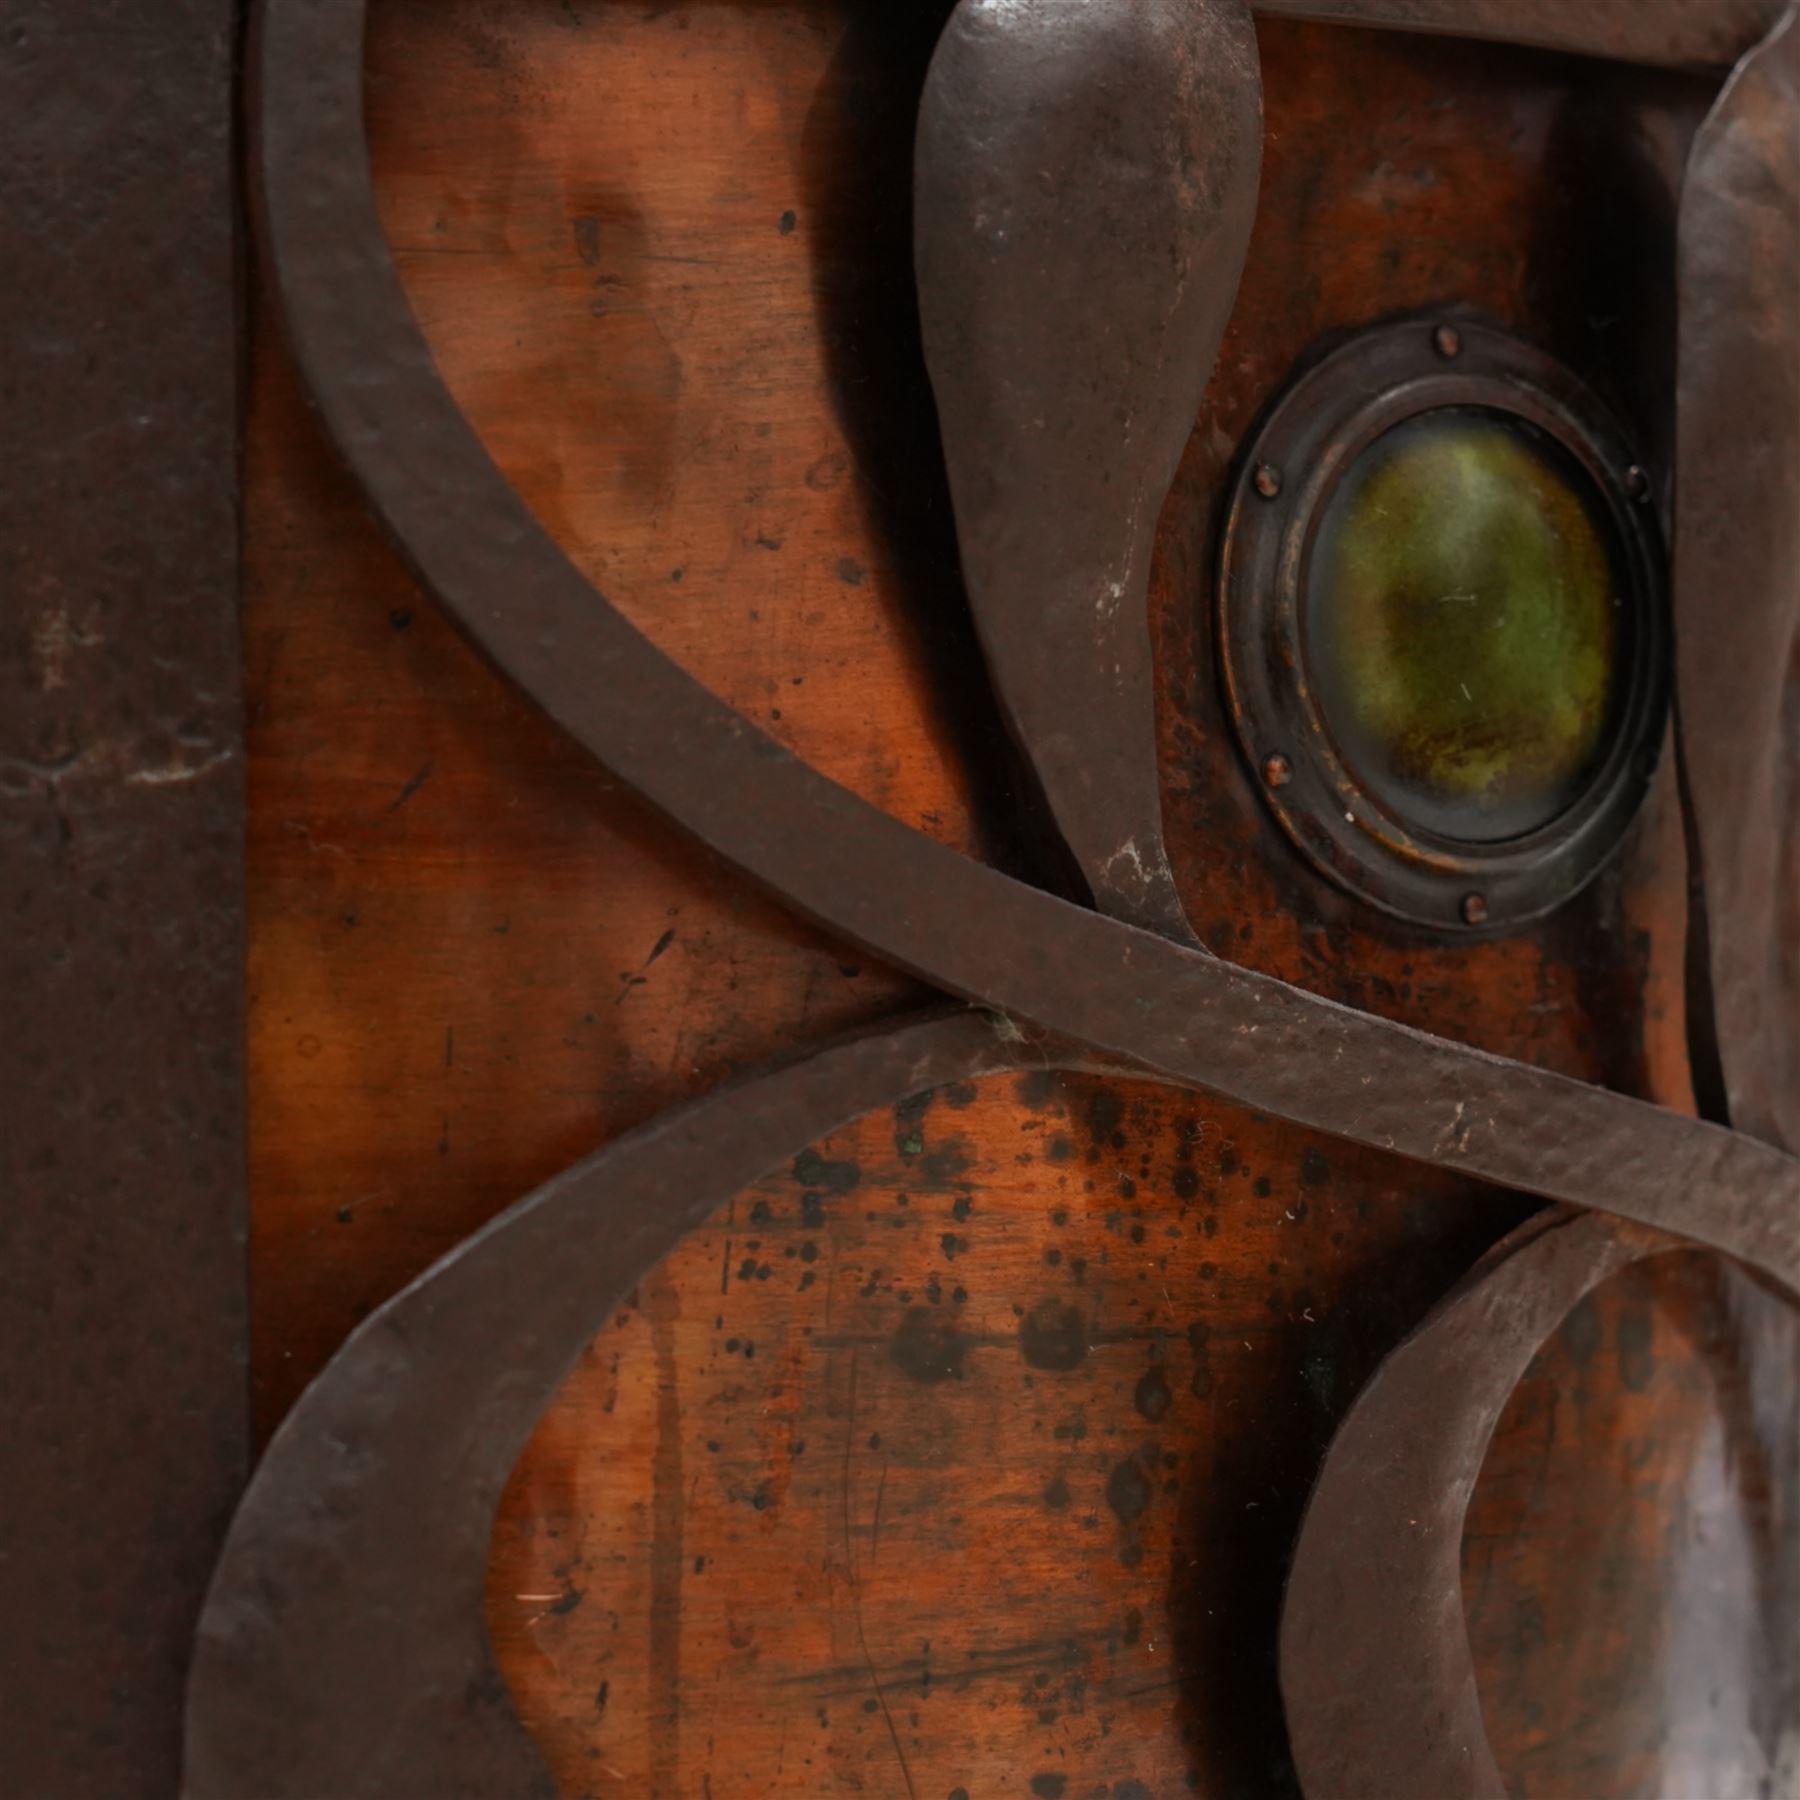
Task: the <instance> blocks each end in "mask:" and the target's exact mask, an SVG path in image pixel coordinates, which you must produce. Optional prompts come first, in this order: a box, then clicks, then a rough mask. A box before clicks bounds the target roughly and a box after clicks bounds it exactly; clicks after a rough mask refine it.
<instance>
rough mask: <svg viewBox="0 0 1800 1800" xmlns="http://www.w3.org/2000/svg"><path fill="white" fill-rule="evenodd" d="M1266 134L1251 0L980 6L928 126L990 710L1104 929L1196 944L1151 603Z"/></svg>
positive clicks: (957, 28)
mask: <svg viewBox="0 0 1800 1800" xmlns="http://www.w3.org/2000/svg"><path fill="white" fill-rule="evenodd" d="M1047 97H1048V99H1047ZM1261 115H1262V107H1261V86H1260V81H1259V77H1258V71H1257V64H1256V41H1255V34H1254V32H1253V30H1252V28H1251V25H1250V18H1249V14H1248V12H1247V10H1246V9H1245V8H1244V6H1243V5H1242V4H1241V0H1223V3H1222V0H1168V3H1167V4H1164V5H1158V6H1149V7H1138V8H1133V9H1132V10H1131V11H1130V12H1129V13H1126V12H1124V11H1122V10H1121V9H1117V8H1113V7H1107V6H1094V5H1091V4H1089V3H1088V0H1037V3H1035V4H1030V5H1024V6H1020V5H1015V4H1011V3H1010V0H1008V3H1006V4H989V3H986V0H966V3H965V4H964V5H962V6H959V7H958V8H957V10H956V12H955V13H954V14H953V15H952V17H951V20H950V23H949V25H948V27H947V28H946V29H945V32H944V36H943V38H942V40H941V41H940V43H939V45H938V50H937V55H936V58H935V59H934V61H933V63H932V69H931V77H930V80H929V81H928V82H927V84H926V88H925V98H924V104H923V108H922V111H921V115H920V123H919V139H918V177H917V208H918V213H917V225H916V235H917V241H918V273H919V300H920V306H921V309H922V312H923V315H924V325H925V352H926V360H927V362H928V364H929V366H930V369H931V378H932V385H933V387H934V389H935V390H936V393H937V403H938V413H939V417H940V419H941V420H942V425H943V433H944V447H945V451H946V455H947V458H948V463H949V472H950V484H951V490H952V492H953V494H954V496H955V501H956V515H957V527H958V538H959V541H960V544H961V548H962V564H963V578H964V580H965V582H966V584H967V586H968V591H969V600H970V604H971V606H972V607H973V609H974V613H975V619H976V623H977V625H978V626H979V627H980V630H981V636H982V642H983V644H984V646H985V648H986V651H987V658H988V663H989V666H990V668H991V669H992V671H993V675H994V682H995V686H996V688H997V690H998V692H999V697H1000V701H1001V704H1002V706H1003V708H1004V709H1005V711H1006V714H1007V716H1008V718H1009V720H1010V722H1011V724H1012V727H1013V730H1014V733H1015V735H1016V736H1017V737H1018V739H1019V741H1020V743H1021V745H1022V747H1023V749H1024V750H1025V752H1026V754H1027V756H1028V757H1029V758H1030V760H1031V763H1032V766H1033V768H1034V769H1035V771H1036V773H1037V777H1038V780H1039V782H1040V783H1041V785H1042V787H1043V790H1044V794H1045V797H1046V799H1047V800H1048V802H1049V806H1050V810H1051V813H1052V814H1053V816H1054V818H1055V820H1056V823H1057V825H1058V827H1059V829H1060V830H1061V832H1062V835H1063V837H1064V839H1065V840H1066V841H1067V843H1068V845H1069V847H1070V848H1071V849H1072V850H1073V851H1074V853H1075V856H1076V859H1077V861H1078V862H1079V864H1080V865H1081V868H1082V871H1083V873H1084V875H1085V877H1086V879H1087V882H1088V885H1089V887H1090V889H1091V890H1092V892H1093V895H1094V898H1095V900H1096V902H1097V903H1098V905H1099V906H1100V908H1101V910H1102V911H1103V912H1108V913H1111V914H1114V915H1115V916H1117V917H1120V918H1123V919H1128V920H1130V921H1131V922H1132V923H1133V924H1137V925H1142V926H1145V927H1146V928H1148V929H1150V930H1154V931H1160V932H1162V933H1163V934H1164V935H1166V936H1172V937H1181V938H1188V939H1190V940H1191V938H1192V932H1191V930H1190V929H1189V927H1188V924H1187V921H1186V920H1185V918H1184V917H1183V916H1182V912H1181V904H1180V901H1179V900H1178V899H1177V897H1176V893H1175V884H1174V877H1173V876H1172V875H1171V873H1170V871H1169V860H1168V855H1167V852H1166V851H1165V850H1164V848H1163V831H1162V801H1161V794H1160V792H1159V785H1158V780H1157V767H1156V753H1155V719H1154V715H1153V694H1152V682H1151V667H1150V633H1149V628H1148V625H1147V623H1146V620H1145V600H1146V594H1147V591H1148V587H1149V581H1150V553H1151V543H1152V539H1153V538H1154V536H1155V532H1156V525H1157V520H1158V518H1159V517H1160V515H1161V513H1162V508H1163V502H1164V500H1165V499H1166V498H1167V496H1168V491H1169V483H1170V482H1171V480H1172V479H1173V478H1174V474H1175V468H1176V464H1177V463H1178V462H1179V460H1180V457H1181V452H1182V447H1183V446H1184V445H1185V444H1186V442H1187V438H1188V433H1189V432H1190V431H1191V430H1192V429H1193V423H1194V414H1195V412H1196V411H1197V410H1198V408H1199V404H1200V396H1201V394H1202V392H1203V391H1204V389H1205V386H1206V382H1207V378H1208V376H1209V375H1210V374H1211V373H1212V365H1213V358H1214V356H1215V354H1216V353H1217V350H1218V344H1219V338H1220V335H1221V334H1222V333H1223V331H1224V329H1225V321H1226V318H1227V317H1228V315H1229V313H1230V311H1231V303H1232V301H1233V299H1234V298H1235V297H1236V294H1237V283H1238V273H1239V271H1240V269H1241V268H1242V266H1243V260H1244V250H1245V246H1246V245H1247V244H1248V242H1249V239H1250V226H1251V222H1252V220H1253V219H1254V217H1255V214H1256V182H1257V172H1258V168H1259V166H1260V163H1261V153H1262V116H1261Z"/></svg>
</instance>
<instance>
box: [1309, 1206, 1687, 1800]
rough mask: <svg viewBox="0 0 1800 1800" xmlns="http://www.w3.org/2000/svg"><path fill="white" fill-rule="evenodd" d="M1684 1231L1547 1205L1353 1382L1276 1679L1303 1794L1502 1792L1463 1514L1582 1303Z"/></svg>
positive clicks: (1387, 1798) (1348, 1798)
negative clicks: (1493, 1444) (1541, 1355)
mask: <svg viewBox="0 0 1800 1800" xmlns="http://www.w3.org/2000/svg"><path fill="white" fill-rule="evenodd" d="M1679 1247H1680V1246H1679V1245H1678V1244H1676V1243H1674V1242H1672V1241H1671V1240H1670V1239H1668V1238H1666V1237H1661V1236H1659V1235H1657V1234H1656V1233H1654V1232H1644V1231H1639V1230H1636V1229H1634V1228H1632V1227H1629V1226H1622V1225H1620V1224H1618V1223H1617V1222H1616V1221H1614V1220H1610V1219H1606V1218H1603V1217H1601V1216H1599V1215H1597V1214H1592V1213H1589V1214H1585V1215H1584V1214H1575V1213H1569V1212H1564V1211H1553V1212H1549V1213H1545V1214H1541V1215H1539V1217H1538V1218H1536V1219H1534V1220H1532V1221H1531V1222H1530V1223H1529V1224H1527V1225H1526V1226H1524V1227H1523V1228H1522V1229H1521V1230H1520V1231H1519V1232H1517V1233H1515V1234H1514V1235H1513V1236H1512V1237H1510V1238H1508V1239H1507V1240H1506V1241H1505V1242H1504V1243H1502V1244H1500V1245H1499V1246H1497V1247H1496V1248H1495V1249H1494V1250H1492V1251H1490V1252H1489V1254H1488V1255H1487V1257H1486V1258H1484V1259H1483V1261H1482V1262H1480V1263H1479V1264H1477V1265H1476V1268H1475V1270H1474V1271H1473V1272H1472V1274H1471V1275H1470V1277H1469V1278H1468V1280H1467V1281H1465V1282H1464V1283H1463V1284H1462V1286H1461V1287H1460V1288H1459V1289H1458V1290H1457V1292H1456V1293H1455V1294H1453V1295H1452V1296H1451V1297H1450V1298H1449V1299H1448V1300H1446V1301H1445V1302H1444V1303H1443V1304H1442V1305H1441V1306H1439V1308H1438V1309H1437V1311H1436V1312H1435V1313H1434V1314H1433V1315H1432V1316H1431V1318H1430V1319H1428V1320H1427V1321H1426V1323H1425V1324H1424V1325H1423V1326H1422V1327H1421V1328H1420V1329H1419V1330H1418V1331H1417V1332H1415V1333H1414V1334H1413V1336H1412V1337H1410V1338H1409V1339H1407V1341H1406V1342H1405V1343H1404V1344H1402V1345H1401V1346H1400V1348H1399V1349H1397V1350H1396V1351H1394V1352H1393V1354H1392V1355H1390V1356H1389V1357H1388V1358H1387V1360H1386V1361H1385V1362H1384V1363H1383V1364H1382V1365H1381V1367H1380V1369H1379V1370H1377V1371H1376V1374H1375V1377H1374V1379H1373V1380H1372V1381H1371V1382H1370V1383H1369V1385H1368V1386H1367V1387H1366V1388H1365V1389H1364V1390H1363V1392H1362V1393H1361V1394H1360V1395H1359V1396H1358V1397H1357V1400H1356V1403H1355V1405H1353V1406H1352V1407H1351V1409H1350V1412H1349V1414H1348V1416H1347V1417H1346V1418H1345V1420H1344V1422H1343V1424H1342V1425H1341V1426H1340V1427H1339V1428H1338V1433H1337V1436H1336V1438H1335V1439H1334V1440H1333V1441H1332V1445H1331V1449H1330V1451H1329V1453H1328V1454H1327V1456H1326V1459H1325V1466H1324V1468H1323V1470H1322V1471H1321V1472H1320V1475H1319V1479H1318V1483H1317V1485H1316V1486H1315V1488H1314V1489H1313V1495H1312V1499H1311V1502H1310V1503H1309V1505H1308V1508H1307V1513H1306V1518H1305V1522H1304V1523H1303V1524H1302V1526H1301V1530H1300V1541H1299V1545H1298V1547H1297V1549H1296V1551H1295V1554H1294V1563H1293V1567H1292V1570H1291V1571H1290V1574H1289V1577H1288V1591H1287V1601H1286V1604H1285V1606H1284V1608H1283V1612H1282V1621H1281V1684H1282V1693H1283V1697H1284V1699H1285V1701H1286V1705H1287V1715H1288V1733H1289V1738H1290V1740H1291V1742H1292V1745H1293V1751H1294V1762H1295V1766H1296V1767H1297V1768H1298V1770H1299V1772H1300V1780H1301V1784H1302V1786H1303V1787H1304V1788H1305V1790H1306V1792H1307V1794H1308V1795H1309V1796H1316V1797H1317V1800H1395V1797H1396V1796H1397V1795H1406V1794H1418V1795H1427V1794H1428V1795H1430V1796H1431V1797H1432V1800H1506V1785H1505V1783H1504V1782H1503V1781H1502V1780H1501V1778H1500V1771H1499V1769H1498V1768H1497V1767H1496V1766H1495V1763H1494V1757H1493V1752H1492V1751H1491V1750H1490V1748H1489V1746H1488V1740H1487V1731H1486V1728H1485V1726H1484V1725H1483V1723H1482V1717H1481V1700H1480V1696H1479V1695H1478V1694H1477V1692H1476V1688H1475V1666H1474V1658H1473V1655H1472V1654H1471V1652H1470V1649H1469V1637H1468V1629H1467V1627H1466V1625H1465V1623H1464V1615H1463V1593H1462V1566H1461V1565H1462V1539H1463V1519H1464V1516H1465V1514H1466V1513H1467V1512H1468V1509H1469V1500H1470V1497H1471V1496H1472V1495H1473V1493H1474V1491H1475V1482H1476V1478H1477V1477H1478V1476H1479V1475H1480V1473H1481V1464H1482V1458H1483V1456H1484V1454H1485V1453H1486V1450H1487V1446H1488V1441H1489V1439H1490V1438H1492V1436H1493V1434H1494V1428H1495V1426H1496V1425H1498V1424H1499V1422H1500V1415H1501V1413H1502V1412H1503V1411H1504V1410H1505V1407H1506V1402H1507V1400H1508V1399H1509V1398H1510V1397H1511V1395H1512V1391H1513V1389H1514V1388H1515V1387H1516V1386H1517V1385H1518V1382H1519V1378H1520V1377H1521V1376H1522V1375H1523V1374H1524V1373H1525V1368H1526V1365H1527V1364H1528V1363H1529V1362H1530V1361H1531V1359H1532V1357H1533V1356H1534V1355H1535V1354H1536V1353H1537V1351H1538V1349H1539V1348H1540V1346H1541V1345H1542V1344H1543V1342H1544V1340H1545V1339H1546V1338H1548V1337H1549V1335H1550V1334H1551V1332H1552V1331H1554V1330H1555V1329H1556V1327H1557V1325H1559V1324H1560V1323H1561V1322H1562V1320H1563V1319H1564V1318H1565V1317H1566V1316H1567V1315H1568V1313H1569V1312H1570V1311H1571V1309H1572V1308H1573V1307H1574V1306H1575V1305H1576V1303H1577V1302H1578V1301H1580V1300H1581V1298H1582V1297H1583V1296H1584V1295H1586V1294H1588V1293H1590V1292H1591V1291H1592V1290H1593V1289H1594V1288H1596V1287H1598V1286H1599V1285H1600V1283H1601V1282H1603V1281H1604V1280H1606V1279H1607V1277H1608V1276H1610V1275H1615V1274H1617V1273H1618V1272H1619V1271H1620V1270H1621V1269H1623V1268H1626V1267H1627V1266H1629V1265H1630V1264H1631V1263H1633V1262H1637V1261H1639V1260H1641V1259H1642V1258H1644V1257H1647V1256H1654V1255H1657V1254H1659V1253H1665V1252H1667V1251H1670V1250H1674V1249H1678V1248H1679Z"/></svg>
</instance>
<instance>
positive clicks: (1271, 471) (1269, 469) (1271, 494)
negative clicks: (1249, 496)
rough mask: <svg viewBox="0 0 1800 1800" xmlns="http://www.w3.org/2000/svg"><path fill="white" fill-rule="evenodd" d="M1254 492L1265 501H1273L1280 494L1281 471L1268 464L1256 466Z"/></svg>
mask: <svg viewBox="0 0 1800 1800" xmlns="http://www.w3.org/2000/svg"><path fill="white" fill-rule="evenodd" d="M1256 491H1257V492H1258V493H1259V494H1261V495H1262V497H1263V498H1264V499H1265V500H1273V499H1274V498H1275V496H1276V495H1277V494H1279V493H1280V492H1281V471H1280V470H1279V469H1277V468H1275V467H1273V466H1272V465H1271V464H1269V463H1258V464H1257V465H1256Z"/></svg>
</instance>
